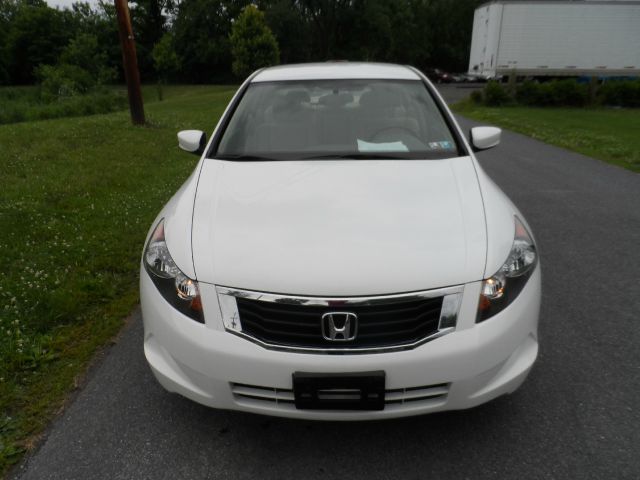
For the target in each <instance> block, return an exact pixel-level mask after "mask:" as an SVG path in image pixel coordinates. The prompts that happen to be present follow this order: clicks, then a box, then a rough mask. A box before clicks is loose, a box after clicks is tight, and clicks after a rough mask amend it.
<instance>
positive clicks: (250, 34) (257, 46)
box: [230, 4, 280, 78]
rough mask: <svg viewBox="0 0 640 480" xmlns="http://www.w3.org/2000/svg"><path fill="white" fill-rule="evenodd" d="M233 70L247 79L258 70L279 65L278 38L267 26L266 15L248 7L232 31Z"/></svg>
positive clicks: (234, 24)
mask: <svg viewBox="0 0 640 480" xmlns="http://www.w3.org/2000/svg"><path fill="white" fill-rule="evenodd" d="M230 41H231V53H232V55H233V64H232V67H231V68H232V70H233V73H234V74H235V75H237V76H238V77H242V78H244V77H246V76H248V75H249V74H250V73H251V72H253V71H254V70H257V69H258V68H262V67H267V66H269V65H273V64H276V63H278V60H279V58H280V52H279V50H278V42H277V41H276V37H274V36H273V33H272V32H271V30H270V29H269V27H268V26H267V22H266V21H265V18H264V13H263V12H261V11H260V10H258V7H256V6H255V5H253V4H252V5H247V6H246V7H245V9H244V10H243V11H242V13H241V14H240V16H239V17H238V18H237V20H236V21H235V22H234V23H233V27H232V29H231V36H230Z"/></svg>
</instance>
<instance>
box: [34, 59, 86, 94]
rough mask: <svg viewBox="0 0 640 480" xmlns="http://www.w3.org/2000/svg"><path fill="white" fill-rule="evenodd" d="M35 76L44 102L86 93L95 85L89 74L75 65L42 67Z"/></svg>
mask: <svg viewBox="0 0 640 480" xmlns="http://www.w3.org/2000/svg"><path fill="white" fill-rule="evenodd" d="M37 75H38V78H39V79H40V82H41V87H42V96H43V99H44V100H45V101H46V100H48V101H51V100H54V99H56V98H60V97H73V96H75V95H80V94H83V93H87V92H88V91H89V89H90V88H91V87H93V86H94V85H95V84H96V80H95V79H94V78H93V77H92V76H91V74H90V73H89V72H87V71H86V70H84V69H83V68H80V67H77V66H75V65H68V64H62V65H56V66H52V65H42V66H41V67H39V68H38V71H37Z"/></svg>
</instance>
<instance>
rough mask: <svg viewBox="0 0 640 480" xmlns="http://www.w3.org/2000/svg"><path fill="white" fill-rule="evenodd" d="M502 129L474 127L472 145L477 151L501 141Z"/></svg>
mask: <svg viewBox="0 0 640 480" xmlns="http://www.w3.org/2000/svg"><path fill="white" fill-rule="evenodd" d="M501 135H502V130H501V129H499V128H496V127H474V128H472V129H471V145H472V146H473V149H474V150H475V151H478V150H486V149H487V148H492V147H495V146H496V145H498V144H499V143H500V136H501Z"/></svg>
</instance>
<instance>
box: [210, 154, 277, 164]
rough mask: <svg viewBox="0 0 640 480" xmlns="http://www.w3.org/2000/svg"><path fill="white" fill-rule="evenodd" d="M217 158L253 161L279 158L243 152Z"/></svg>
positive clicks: (217, 157) (269, 160) (267, 160)
mask: <svg viewBox="0 0 640 480" xmlns="http://www.w3.org/2000/svg"><path fill="white" fill-rule="evenodd" d="M215 158H216V159H218V160H247V161H251V162H273V161H277V160H278V159H277V158H271V157H263V156H260V155H243V154H237V155H217V156H216V157H215Z"/></svg>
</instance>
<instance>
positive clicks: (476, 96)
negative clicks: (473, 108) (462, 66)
mask: <svg viewBox="0 0 640 480" xmlns="http://www.w3.org/2000/svg"><path fill="white" fill-rule="evenodd" d="M469 100H471V103H475V104H476V105H480V104H481V103H482V100H483V98H482V91H481V90H474V91H473V92H471V96H470V97H469Z"/></svg>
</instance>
